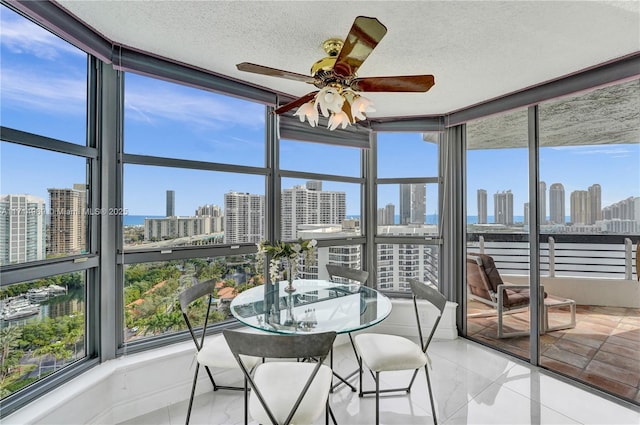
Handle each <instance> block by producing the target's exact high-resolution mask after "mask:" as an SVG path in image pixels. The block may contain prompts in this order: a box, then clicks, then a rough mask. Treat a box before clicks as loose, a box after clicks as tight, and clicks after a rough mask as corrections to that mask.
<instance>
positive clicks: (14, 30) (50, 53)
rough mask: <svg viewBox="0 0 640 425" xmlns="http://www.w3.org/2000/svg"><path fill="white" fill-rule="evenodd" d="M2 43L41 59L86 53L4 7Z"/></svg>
mask: <svg viewBox="0 0 640 425" xmlns="http://www.w3.org/2000/svg"><path fill="white" fill-rule="evenodd" d="M0 26H1V27H2V37H1V38H0V40H1V42H2V44H3V45H4V46H5V47H6V48H7V49H9V50H10V51H11V52H13V53H17V54H28V55H33V56H36V57H38V58H40V59H46V60H55V59H57V58H59V57H60V56H61V55H63V54H68V53H72V54H75V55H80V56H84V55H85V53H84V52H82V51H81V50H79V49H77V48H76V47H74V46H73V45H71V44H69V43H67V42H66V41H64V40H62V39H60V38H58V37H57V36H55V35H53V34H51V33H50V32H49V31H47V30H45V29H43V28H42V27H39V26H38V25H36V24H34V23H32V22H30V21H28V20H26V19H24V18H22V17H19V16H17V15H14V14H13V13H9V12H8V11H7V10H6V9H4V8H3V12H2V13H1V14H0Z"/></svg>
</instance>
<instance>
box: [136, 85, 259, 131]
mask: <svg viewBox="0 0 640 425" xmlns="http://www.w3.org/2000/svg"><path fill="white" fill-rule="evenodd" d="M125 108H126V109H127V110H130V111H131V112H133V114H131V115H129V117H130V118H133V119H138V120H144V121H146V122H148V123H153V122H154V121H156V120H158V121H160V120H171V121H177V122H183V123H189V124H196V125H198V126H201V127H205V128H226V127H230V126H234V125H243V126H251V127H255V126H258V125H262V124H263V123H264V107H263V106H262V105H259V104H251V103H248V102H242V101H239V100H237V99H233V98H225V97H214V96H213V95H209V94H208V93H203V94H195V95H192V94H188V93H184V92H182V91H181V90H179V89H170V88H169V89H168V88H160V89H158V87H157V86H154V87H141V86H136V87H135V88H132V89H130V90H128V91H127V93H126V96H125Z"/></svg>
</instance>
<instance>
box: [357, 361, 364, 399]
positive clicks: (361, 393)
mask: <svg viewBox="0 0 640 425" xmlns="http://www.w3.org/2000/svg"><path fill="white" fill-rule="evenodd" d="M358 376H359V384H360V394H359V396H360V397H362V396H363V395H364V393H363V392H362V357H358Z"/></svg>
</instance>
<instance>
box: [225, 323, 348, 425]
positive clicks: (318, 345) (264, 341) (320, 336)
mask: <svg viewBox="0 0 640 425" xmlns="http://www.w3.org/2000/svg"><path fill="white" fill-rule="evenodd" d="M222 334H223V335H224V337H225V339H226V340H227V344H228V345H229V348H230V349H231V353H233V357H234V358H235V359H236V361H237V362H238V365H239V366H240V369H241V370H242V372H243V374H244V376H245V382H246V383H248V384H249V385H250V386H251V388H252V390H253V394H255V396H256V397H257V398H258V400H259V401H260V404H261V405H262V407H263V409H264V411H265V412H266V413H267V415H268V416H269V418H270V419H271V422H272V423H274V424H277V423H278V421H277V419H276V417H275V415H274V413H273V411H272V410H271V408H270V407H269V406H268V405H267V402H266V400H265V397H264V395H263V394H262V392H261V389H260V388H258V387H257V386H256V383H255V381H254V379H253V377H252V376H251V370H249V368H247V366H246V365H245V364H244V362H243V361H242V357H241V356H253V357H263V358H264V357H268V358H274V359H285V358H296V359H299V358H314V359H316V365H315V367H314V369H313V371H312V373H311V374H310V375H309V377H308V379H307V381H306V382H305V384H304V387H303V388H302V391H301V392H300V394H298V396H297V399H296V400H295V403H294V404H293V407H292V408H291V411H290V412H289V414H288V415H287V419H286V420H285V421H284V423H285V424H289V423H290V422H291V420H292V419H293V416H294V414H295V412H296V410H297V409H298V407H299V406H300V404H301V402H302V399H303V398H304V396H305V395H306V393H307V391H308V390H309V387H310V386H311V383H312V382H313V380H314V378H315V377H316V375H317V374H318V371H319V370H320V368H321V367H322V366H323V362H324V360H325V358H326V357H327V355H329V352H330V351H331V347H333V342H334V341H335V339H336V333H335V332H324V333H310V334H294V335H279V334H253V333H251V334H250V333H246V332H238V331H233V330H229V329H225V330H224V331H222ZM268 366H269V363H266V364H261V365H259V366H258V367H268ZM325 367H326V366H325ZM329 388H330V386H328V387H327V395H328V391H329ZM245 394H246V392H245Z"/></svg>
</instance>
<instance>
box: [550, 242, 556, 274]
mask: <svg viewBox="0 0 640 425" xmlns="http://www.w3.org/2000/svg"><path fill="white" fill-rule="evenodd" d="M555 275H556V240H555V239H553V236H549V277H555Z"/></svg>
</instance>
